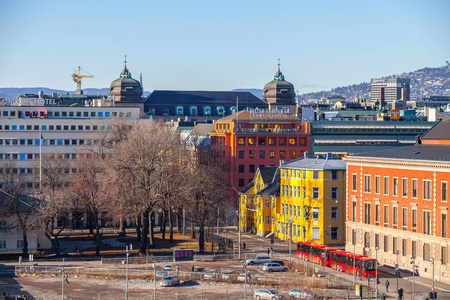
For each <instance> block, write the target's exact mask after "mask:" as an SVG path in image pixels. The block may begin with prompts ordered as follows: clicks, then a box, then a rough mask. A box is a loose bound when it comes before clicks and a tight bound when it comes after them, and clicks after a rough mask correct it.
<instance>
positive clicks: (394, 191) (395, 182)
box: [392, 177, 398, 196]
mask: <svg viewBox="0 0 450 300" xmlns="http://www.w3.org/2000/svg"><path fill="white" fill-rule="evenodd" d="M392 195H394V196H398V178H397V177H395V178H393V179H392Z"/></svg>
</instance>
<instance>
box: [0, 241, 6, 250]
mask: <svg viewBox="0 0 450 300" xmlns="http://www.w3.org/2000/svg"><path fill="white" fill-rule="evenodd" d="M0 249H6V241H5V240H3V241H0Z"/></svg>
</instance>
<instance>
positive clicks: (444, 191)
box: [441, 181, 447, 201]
mask: <svg viewBox="0 0 450 300" xmlns="http://www.w3.org/2000/svg"><path fill="white" fill-rule="evenodd" d="M441 201H447V182H445V181H442V182H441Z"/></svg>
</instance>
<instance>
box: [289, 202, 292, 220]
mask: <svg viewBox="0 0 450 300" xmlns="http://www.w3.org/2000/svg"><path fill="white" fill-rule="evenodd" d="M289 216H290V217H292V204H289Z"/></svg>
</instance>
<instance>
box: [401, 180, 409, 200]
mask: <svg viewBox="0 0 450 300" xmlns="http://www.w3.org/2000/svg"><path fill="white" fill-rule="evenodd" d="M402 196H403V197H408V178H403V179H402Z"/></svg>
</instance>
